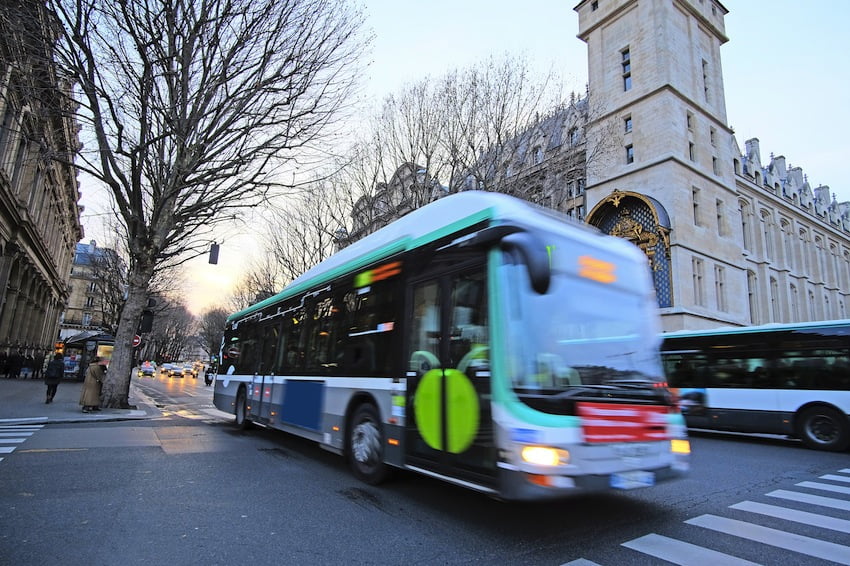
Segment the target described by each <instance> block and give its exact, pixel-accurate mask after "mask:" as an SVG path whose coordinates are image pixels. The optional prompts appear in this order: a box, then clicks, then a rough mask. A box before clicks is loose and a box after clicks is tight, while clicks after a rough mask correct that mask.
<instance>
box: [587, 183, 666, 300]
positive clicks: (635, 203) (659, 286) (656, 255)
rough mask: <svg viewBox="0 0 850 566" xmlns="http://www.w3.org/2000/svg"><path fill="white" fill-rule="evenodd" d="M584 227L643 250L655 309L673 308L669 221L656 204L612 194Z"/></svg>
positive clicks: (649, 199)
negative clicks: (630, 243)
mask: <svg viewBox="0 0 850 566" xmlns="http://www.w3.org/2000/svg"><path fill="white" fill-rule="evenodd" d="M587 223H588V224H590V225H592V226H596V227H597V228H599V229H600V230H602V231H603V232H605V233H606V234H611V235H612V236H618V237H620V238H625V239H626V240H629V241H630V242H632V243H633V244H635V245H636V246H637V247H639V248H640V249H641V250H643V253H645V254H646V257H647V259H648V260H649V265H650V267H652V277H653V281H654V283H655V294H656V296H657V297H658V306H660V307H670V306H673V289H672V286H671V285H670V219H669V217H668V216H667V211H666V210H665V209H664V207H663V206H661V204H660V203H659V202H658V201H656V200H655V199H653V198H652V197H648V196H646V195H642V194H639V193H633V192H628V191H617V190H615V191H614V192H613V193H611V194H610V195H608V196H607V197H606V198H604V199H603V200H601V201H600V202H599V203H598V204H597V205H596V206H595V207H594V208H593V210H592V211H590V214H588V215H587Z"/></svg>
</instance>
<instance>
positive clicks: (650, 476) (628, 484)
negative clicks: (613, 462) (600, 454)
mask: <svg viewBox="0 0 850 566" xmlns="http://www.w3.org/2000/svg"><path fill="white" fill-rule="evenodd" d="M651 485H655V474H654V473H652V472H644V471H642V470H635V471H632V472H619V473H616V474H611V487H613V488H614V489H636V488H638V487H649V486H651Z"/></svg>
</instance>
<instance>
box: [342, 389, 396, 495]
mask: <svg viewBox="0 0 850 566" xmlns="http://www.w3.org/2000/svg"><path fill="white" fill-rule="evenodd" d="M347 455H348V464H349V466H350V467H351V471H352V472H353V473H354V476H355V477H357V478H358V479H359V480H361V481H363V482H365V483H368V484H369V485H377V484H379V483H381V482H383V481H384V480H385V479H386V478H387V476H388V475H389V466H387V464H386V463H384V433H383V429H382V428H381V421H380V418H379V417H378V410H377V409H376V408H375V406H374V405H372V404H370V403H365V404H363V405H360V406H359V407H357V409H356V410H355V411H354V414H353V416H352V417H351V422H350V423H349V426H348V452H347Z"/></svg>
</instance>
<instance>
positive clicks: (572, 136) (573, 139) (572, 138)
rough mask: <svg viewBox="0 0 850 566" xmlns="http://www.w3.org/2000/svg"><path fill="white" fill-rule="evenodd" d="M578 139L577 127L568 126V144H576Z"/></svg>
mask: <svg viewBox="0 0 850 566" xmlns="http://www.w3.org/2000/svg"><path fill="white" fill-rule="evenodd" d="M578 139H579V133H578V128H570V145H576V144H577V143H578Z"/></svg>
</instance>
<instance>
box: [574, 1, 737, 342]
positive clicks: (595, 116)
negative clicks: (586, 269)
mask: <svg viewBox="0 0 850 566" xmlns="http://www.w3.org/2000/svg"><path fill="white" fill-rule="evenodd" d="M575 10H576V12H578V15H579V38H580V39H581V40H583V41H584V42H586V43H587V46H588V77H589V84H588V91H589V97H588V98H589V105H590V114H591V117H590V123H589V127H588V139H589V140H595V141H591V142H589V143H593V144H595V145H596V146H599V147H603V146H604V147H605V151H604V156H603V157H600V158H599V159H597V160H595V161H594V162H588V171H587V187H586V191H587V209H588V210H589V211H590V212H589V213H588V217H587V222H588V223H590V224H593V225H596V226H598V227H599V228H601V229H602V230H603V231H605V232H608V233H611V234H615V235H619V236H622V237H625V238H627V239H630V240H632V241H633V242H634V243H635V244H637V245H638V246H640V247H641V248H642V249H643V250H644V252H645V253H646V254H647V256H648V258H649V261H650V264H651V266H652V269H653V274H654V278H655V286H656V291H657V294H658V301H659V306H661V307H662V315H663V319H664V322H663V324H664V330H677V329H681V328H691V329H693V328H705V327H714V326H718V325H726V324H749V323H750V321H749V319H748V306H747V302H746V301H745V300H740V299H741V297H742V296H746V293H747V271H746V269H745V268H744V267H743V266H742V262H741V250H742V248H743V241H742V234H741V233H740V231H739V230H737V228H738V227H739V225H740V221H739V220H738V219H737V218H738V217H740V212H739V211H738V209H737V196H736V185H735V177H734V170H733V167H732V163H733V161H734V159H735V151H734V146H735V143H734V140H733V135H732V131H731V130H730V129H729V127H728V126H727V119H726V104H725V99H724V90H723V75H722V69H721V63H720V46H721V45H722V44H723V43H725V42H726V41H727V37H726V35H725V30H724V22H723V18H724V16H725V14H726V13H727V10H726V9H725V8H724V7H723V5H722V4H720V2H717V1H716V0H585V1H583V2H581V3H580V4H578V6H576V8H575Z"/></svg>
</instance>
